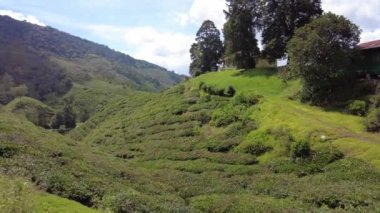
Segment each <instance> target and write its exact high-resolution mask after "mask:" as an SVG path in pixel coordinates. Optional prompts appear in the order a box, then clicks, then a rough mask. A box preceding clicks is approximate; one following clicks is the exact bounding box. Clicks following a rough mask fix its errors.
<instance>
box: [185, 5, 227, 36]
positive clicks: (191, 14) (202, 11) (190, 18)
mask: <svg viewBox="0 0 380 213" xmlns="http://www.w3.org/2000/svg"><path fill="white" fill-rule="evenodd" d="M225 9H226V1H225V0H207V1H205V0H194V1H193V4H192V5H191V7H190V9H189V10H188V11H187V12H186V13H182V14H177V17H178V22H179V23H180V24H181V25H182V26H185V25H188V24H197V25H200V24H201V23H202V22H203V21H204V20H207V19H208V20H211V21H213V22H214V23H215V24H216V26H217V27H218V28H219V29H221V28H222V27H223V24H224V22H225V16H224V13H223V10H225Z"/></svg>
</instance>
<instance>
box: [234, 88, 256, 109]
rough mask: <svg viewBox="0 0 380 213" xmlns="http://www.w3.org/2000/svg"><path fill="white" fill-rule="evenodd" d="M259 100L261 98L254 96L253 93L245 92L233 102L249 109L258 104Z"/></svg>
mask: <svg viewBox="0 0 380 213" xmlns="http://www.w3.org/2000/svg"><path fill="white" fill-rule="evenodd" d="M261 98H262V96H261V95H258V94H256V93H255V92H252V91H245V92H242V93H240V94H238V95H237V96H235V98H234V101H235V104H242V105H244V106H247V107H250V106H253V105H256V104H258V103H259V101H260V99H261Z"/></svg>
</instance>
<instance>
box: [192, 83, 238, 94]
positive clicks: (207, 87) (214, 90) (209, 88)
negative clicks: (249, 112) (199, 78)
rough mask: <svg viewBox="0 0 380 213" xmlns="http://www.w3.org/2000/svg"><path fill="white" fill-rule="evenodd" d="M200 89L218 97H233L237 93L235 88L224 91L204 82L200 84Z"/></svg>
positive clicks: (229, 87) (230, 87)
mask: <svg viewBox="0 0 380 213" xmlns="http://www.w3.org/2000/svg"><path fill="white" fill-rule="evenodd" d="M199 89H200V90H202V91H203V92H205V93H207V94H209V95H217V96H222V97H233V96H234V95H235V92H236V91H235V88H234V87H233V86H228V87H227V89H224V88H218V87H216V86H213V85H206V84H205V83H204V82H201V83H200V84H199Z"/></svg>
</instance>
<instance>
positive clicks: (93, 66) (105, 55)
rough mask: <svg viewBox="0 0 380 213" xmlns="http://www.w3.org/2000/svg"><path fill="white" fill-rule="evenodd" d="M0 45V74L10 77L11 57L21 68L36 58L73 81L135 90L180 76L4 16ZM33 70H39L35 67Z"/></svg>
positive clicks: (164, 84) (158, 86)
mask: <svg viewBox="0 0 380 213" xmlns="http://www.w3.org/2000/svg"><path fill="white" fill-rule="evenodd" d="M0 46H1V50H0V58H1V61H0V62H1V69H0V75H4V73H8V74H10V75H11V76H12V77H13V78H15V77H19V76H15V74H14V69H15V67H14V66H13V65H12V63H13V62H14V61H13V60H17V65H18V67H19V68H20V67H21V68H20V69H24V68H25V67H29V68H30V66H29V62H31V63H33V61H34V62H35V61H39V63H37V64H43V65H41V66H45V68H46V69H43V70H47V71H48V70H54V71H56V70H57V69H58V70H63V71H64V74H65V75H67V77H68V78H69V79H70V80H72V81H73V82H74V83H75V82H77V83H83V82H86V81H89V80H91V79H94V78H95V79H101V80H107V81H111V82H113V81H115V82H117V83H122V84H126V85H128V86H130V87H132V88H134V89H138V90H146V91H159V90H162V89H165V88H168V87H170V86H172V85H174V84H176V83H178V82H180V81H181V80H182V79H183V76H180V75H177V74H175V73H174V72H169V71H168V70H166V69H165V68H163V67H160V66H158V65H155V64H152V63H149V62H146V61H143V60H137V59H134V58H132V57H131V56H129V55H125V54H123V53H120V52H117V51H114V50H112V49H110V48H108V47H106V46H104V45H99V44H96V43H94V42H91V41H88V40H85V39H81V38H79V37H75V36H72V35H70V34H68V33H64V32H61V31H59V30H56V29H54V28H51V27H41V26H37V25H33V24H29V23H27V22H21V21H17V20H14V19H12V18H10V17H7V16H0ZM20 62H21V63H20ZM13 64H14V63H13ZM50 67H51V68H52V69H49V68H50ZM34 69H35V70H41V69H38V68H37V67H35V66H34ZM26 70H27V69H26ZM60 78H63V77H62V76H60ZM15 81H18V80H17V79H15ZM18 83H23V84H25V82H18Z"/></svg>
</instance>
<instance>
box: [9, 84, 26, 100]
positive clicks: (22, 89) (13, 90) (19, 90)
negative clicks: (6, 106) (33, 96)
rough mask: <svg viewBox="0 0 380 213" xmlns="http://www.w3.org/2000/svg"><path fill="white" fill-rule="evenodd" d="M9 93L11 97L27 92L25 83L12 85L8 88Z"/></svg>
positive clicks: (23, 94)
mask: <svg viewBox="0 0 380 213" xmlns="http://www.w3.org/2000/svg"><path fill="white" fill-rule="evenodd" d="M10 94H11V95H12V96H13V97H15V98H16V97H21V96H25V95H27V94H28V87H27V86H26V85H25V84H21V85H18V86H16V87H12V88H11V89H10Z"/></svg>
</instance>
